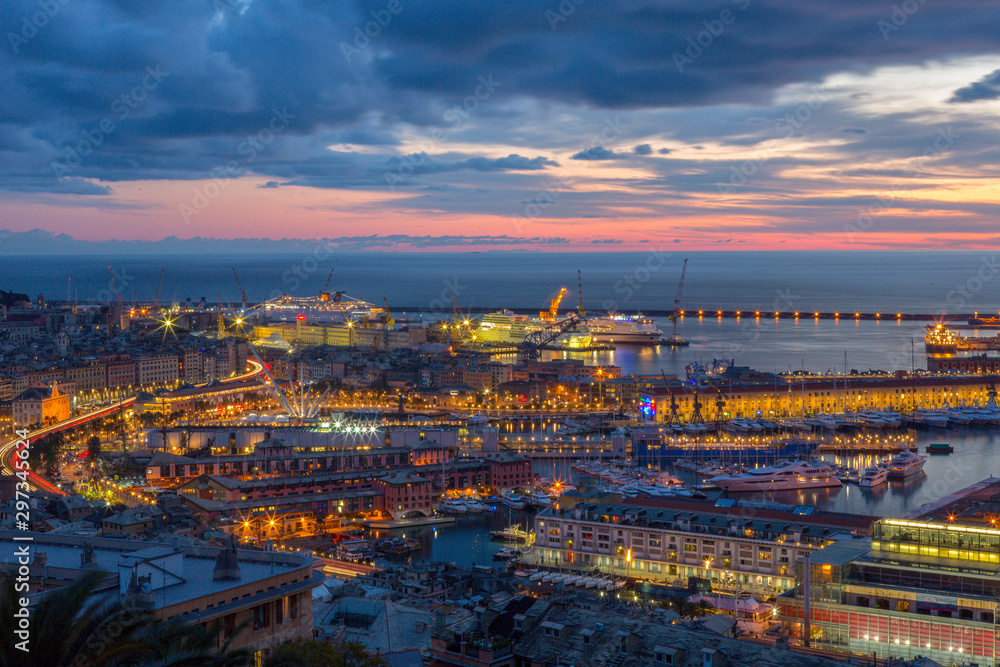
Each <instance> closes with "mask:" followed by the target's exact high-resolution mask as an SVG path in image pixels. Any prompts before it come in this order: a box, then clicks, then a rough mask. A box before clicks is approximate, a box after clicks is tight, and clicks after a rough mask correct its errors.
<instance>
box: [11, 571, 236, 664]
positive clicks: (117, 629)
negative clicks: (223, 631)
mask: <svg viewBox="0 0 1000 667" xmlns="http://www.w3.org/2000/svg"><path fill="white" fill-rule="evenodd" d="M104 576H106V575H105V574H104V573H92V574H89V575H88V576H86V577H84V578H83V579H80V580H78V581H76V582H74V583H72V584H70V585H68V586H64V587H63V588H60V589H58V590H56V591H52V592H50V593H49V594H48V595H47V596H46V597H45V598H44V599H42V600H41V601H40V602H39V603H38V604H37V605H36V606H35V607H34V608H33V609H32V610H31V615H30V622H29V629H28V632H29V638H28V643H27V645H26V646H27V648H28V649H29V650H28V651H27V652H25V651H22V650H20V649H18V648H17V643H18V642H20V641H22V640H21V638H20V637H19V636H18V635H17V634H15V631H16V630H18V629H19V628H18V625H19V621H18V619H17V618H16V617H15V615H14V614H15V613H16V612H17V611H18V610H19V609H20V602H19V597H23V595H24V594H23V593H19V592H17V591H15V588H14V579H13V578H12V577H7V578H5V579H4V581H3V585H2V588H0V632H2V633H3V636H4V637H5V639H4V641H2V642H0V666H2V667H66V666H68V665H72V666H73V667H153V665H157V666H159V667H238V666H239V667H244V666H246V665H248V664H249V659H250V655H249V653H248V652H247V651H245V650H242V649H240V650H232V649H231V647H230V646H229V644H228V642H227V643H226V644H224V645H223V646H222V647H221V648H217V647H216V641H217V637H218V634H217V632H216V631H217V628H216V627H210V628H207V629H206V628H202V627H201V626H198V625H184V624H182V623H180V622H179V621H177V620H174V621H160V620H157V619H156V618H155V617H154V616H153V615H152V613H151V612H150V611H149V610H147V609H144V608H141V607H138V606H135V605H131V604H126V603H123V602H121V601H120V600H119V599H118V596H117V591H116V592H115V593H114V594H112V595H110V596H106V595H103V596H98V597H96V598H95V595H97V594H96V590H97V588H96V587H97V586H98V585H99V584H100V582H101V580H102V579H103V577H104Z"/></svg>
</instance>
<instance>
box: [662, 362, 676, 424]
mask: <svg viewBox="0 0 1000 667" xmlns="http://www.w3.org/2000/svg"><path fill="white" fill-rule="evenodd" d="M660 377H662V378H663V388H664V389H666V390H667V392H668V393H669V394H670V414H669V415H667V424H669V425H671V426H673V425H674V424H680V423H681V418H680V416H679V415H678V414H677V411H678V410H680V407H681V406H680V405H678V404H677V398H676V397H675V396H674V392H673V390H672V389H671V388H670V383H669V382H667V375H666V373H664V372H663V369H662V368H661V369H660Z"/></svg>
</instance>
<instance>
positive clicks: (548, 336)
mask: <svg viewBox="0 0 1000 667" xmlns="http://www.w3.org/2000/svg"><path fill="white" fill-rule="evenodd" d="M564 291H565V290H564ZM582 321H583V319H582V318H581V317H580V316H579V315H577V314H576V313H570V315H569V317H567V318H566V319H565V320H562V321H559V322H553V323H552V324H550V325H548V326H547V327H545V328H544V329H539V330H538V331H532V332H531V333H529V334H527V335H526V336H525V337H524V342H522V343H520V344H518V346H517V357H518V359H519V360H521V361H538V359H539V358H540V357H541V351H542V348H543V347H545V346H546V345H548V344H549V343H551V342H553V341H554V340H556V339H557V338H559V336H561V335H563V334H564V333H566V332H567V331H572V330H573V329H575V328H576V327H577V325H578V324H580V323H581V322H582Z"/></svg>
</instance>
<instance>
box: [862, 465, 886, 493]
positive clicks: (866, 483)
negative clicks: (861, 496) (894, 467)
mask: <svg viewBox="0 0 1000 667" xmlns="http://www.w3.org/2000/svg"><path fill="white" fill-rule="evenodd" d="M888 481H889V469H888V468H887V467H885V466H872V467H871V468H868V470H865V472H864V473H863V474H862V475H861V480H860V481H859V482H858V484H859V485H860V486H861V487H862V488H869V489H871V488H874V487H876V486H882V485H883V484H885V483H886V482H888Z"/></svg>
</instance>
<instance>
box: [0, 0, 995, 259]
mask: <svg viewBox="0 0 1000 667" xmlns="http://www.w3.org/2000/svg"><path fill="white" fill-rule="evenodd" d="M0 30H2V44H0V230H3V231H2V232H0V254H2V253H3V245H4V243H5V241H4V239H5V238H6V239H7V242H8V243H11V242H12V239H16V238H18V237H19V235H23V234H24V233H26V232H30V233H31V234H32V235H33V236H32V238H33V239H35V240H37V239H38V238H42V239H44V238H47V235H52V236H53V238H55V237H56V235H68V236H70V237H73V238H75V239H80V240H86V241H105V240H110V239H120V240H150V241H152V240H159V239H163V238H165V237H175V236H176V237H178V238H181V239H187V238H193V237H200V238H207V237H211V238H218V239H231V238H275V239H278V238H299V239H308V238H337V239H344V241H343V242H344V243H345V246H347V245H350V246H351V247H354V248H357V247H360V248H364V247H367V245H369V243H368V242H367V241H365V239H372V238H375V239H383V241H378V242H374V243H371V244H370V245H371V246H372V247H377V248H378V249H379V250H386V249H392V248H397V249H400V250H412V249H429V250H435V251H440V250H449V249H461V250H463V251H465V250H469V249H470V248H483V249H489V248H504V249H514V248H518V249H537V250H560V249H566V250H570V249H576V250H578V249H586V250H611V249H621V250H629V249H637V248H641V247H648V246H642V245H641V244H643V243H645V244H648V243H650V242H654V243H659V244H673V247H683V248H690V249H695V250H697V249H719V248H733V249H737V248H747V249H751V248H752V249H790V250H791V249H833V248H839V249H852V248H855V249H874V248H908V249H919V248H929V249H936V248H995V247H997V246H998V245H1000V228H998V227H997V225H996V222H995V221H996V220H997V214H998V212H1000V209H998V203H1000V201H998V200H1000V182H998V173H997V170H998V165H1000V126H998V124H997V122H996V119H997V117H998V115H1000V0H997V1H995V0H905V1H902V2H896V3H891V2H870V1H862V0H831V1H828V2H810V1H808V0H673V1H670V2H654V1H648V0H627V1H614V0H601V1H600V2H598V1H597V0H526V1H514V0H512V1H510V2H483V1H482V0H468V1H464V2H463V1H452V2H445V1H444V0H343V1H336V2H324V1H322V0H266V1H262V0H172V1H170V2H148V1H146V0H114V1H112V0H5V1H4V2H3V3H0ZM384 238H391V239H392V241H391V242H390V243H386V242H385V241H384Z"/></svg>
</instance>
